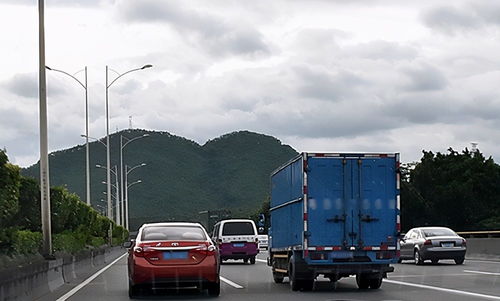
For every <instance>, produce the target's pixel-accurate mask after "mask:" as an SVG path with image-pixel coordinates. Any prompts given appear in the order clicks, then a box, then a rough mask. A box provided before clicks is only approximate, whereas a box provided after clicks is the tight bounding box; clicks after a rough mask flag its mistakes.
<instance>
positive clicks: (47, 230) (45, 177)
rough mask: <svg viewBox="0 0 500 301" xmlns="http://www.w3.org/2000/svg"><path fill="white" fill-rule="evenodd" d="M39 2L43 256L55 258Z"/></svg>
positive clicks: (42, 22)
mask: <svg viewBox="0 0 500 301" xmlns="http://www.w3.org/2000/svg"><path fill="white" fill-rule="evenodd" d="M44 3H45V2H44V0H38V75H39V76H38V89H39V98H40V99H39V110H40V112H39V115H40V121H39V122H40V211H41V212H40V216H41V222H42V237H43V246H42V255H43V256H45V257H46V258H53V253H52V234H51V232H52V230H51V222H50V183H49V146H48V133H47V132H48V131H47V79H46V74H45V4H44Z"/></svg>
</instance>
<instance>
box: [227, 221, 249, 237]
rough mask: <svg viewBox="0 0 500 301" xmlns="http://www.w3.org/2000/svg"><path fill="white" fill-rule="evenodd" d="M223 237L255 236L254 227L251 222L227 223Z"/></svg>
mask: <svg viewBox="0 0 500 301" xmlns="http://www.w3.org/2000/svg"><path fill="white" fill-rule="evenodd" d="M222 235H255V232H254V229H253V225H252V223H249V222H232V223H225V224H224V228H223V229H222Z"/></svg>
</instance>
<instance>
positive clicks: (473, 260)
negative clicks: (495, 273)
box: [466, 259, 500, 264]
mask: <svg viewBox="0 0 500 301" xmlns="http://www.w3.org/2000/svg"><path fill="white" fill-rule="evenodd" d="M466 261H472V262H479V263H488V264H490V263H496V264H500V261H499V260H498V259H497V260H493V259H492V260H479V259H466Z"/></svg>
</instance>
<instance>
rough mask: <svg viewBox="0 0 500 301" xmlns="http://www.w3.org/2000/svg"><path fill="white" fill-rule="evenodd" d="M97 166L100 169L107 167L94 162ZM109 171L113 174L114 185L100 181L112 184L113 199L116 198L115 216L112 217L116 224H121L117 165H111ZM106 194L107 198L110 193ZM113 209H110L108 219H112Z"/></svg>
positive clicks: (107, 183) (109, 196)
mask: <svg viewBox="0 0 500 301" xmlns="http://www.w3.org/2000/svg"><path fill="white" fill-rule="evenodd" d="M95 167H97V168H102V169H107V168H106V167H104V166H102V165H100V164H96V166H95ZM109 171H111V172H112V173H113V174H114V175H115V185H113V184H111V182H102V183H103V184H106V185H107V186H113V187H114V188H115V191H116V192H115V200H116V205H115V208H116V217H115V218H114V220H115V222H116V224H117V225H121V221H120V196H119V192H118V167H117V166H116V165H115V166H113V168H111V169H110V170H109ZM106 196H108V198H111V195H110V194H108V193H107V192H106ZM111 208H113V205H111ZM113 215H114V214H113V210H111V212H110V216H111V217H108V218H109V219H111V220H113Z"/></svg>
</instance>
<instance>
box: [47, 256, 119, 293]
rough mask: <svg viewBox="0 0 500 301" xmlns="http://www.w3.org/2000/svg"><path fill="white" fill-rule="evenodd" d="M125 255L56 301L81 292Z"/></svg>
mask: <svg viewBox="0 0 500 301" xmlns="http://www.w3.org/2000/svg"><path fill="white" fill-rule="evenodd" d="M125 255H127V253H125V254H123V255H122V256H120V257H118V258H117V259H115V260H114V261H113V262H111V263H110V264H108V265H107V266H105V267H103V268H102V269H100V270H99V271H98V272H97V273H95V274H94V275H92V276H90V277H89V278H87V279H85V281H83V282H82V283H80V284H78V285H77V286H75V287H74V288H73V289H72V290H70V291H69V292H67V293H66V294H64V296H62V297H60V298H59V299H57V300H56V301H65V300H67V299H68V298H69V297H71V296H73V295H74V294H75V293H76V292H78V291H79V290H81V289H82V288H83V287H84V286H86V285H87V284H89V283H90V282H91V281H92V280H94V279H95V278H97V276H99V275H101V274H102V273H104V271H106V270H107V269H109V267H110V266H112V265H113V264H115V263H116V262H117V261H118V260H120V259H122V258H123V256H125Z"/></svg>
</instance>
